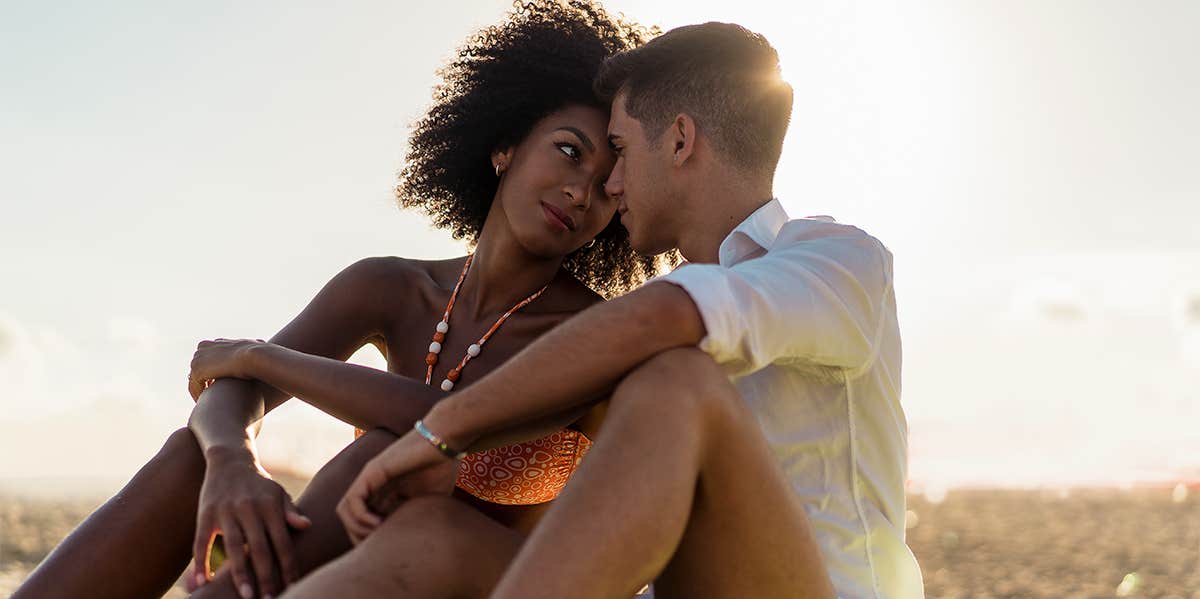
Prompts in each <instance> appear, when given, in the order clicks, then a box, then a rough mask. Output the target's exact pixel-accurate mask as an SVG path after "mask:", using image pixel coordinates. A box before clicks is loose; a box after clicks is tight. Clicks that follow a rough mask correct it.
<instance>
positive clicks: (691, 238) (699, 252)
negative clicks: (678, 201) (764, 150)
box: [679, 178, 773, 263]
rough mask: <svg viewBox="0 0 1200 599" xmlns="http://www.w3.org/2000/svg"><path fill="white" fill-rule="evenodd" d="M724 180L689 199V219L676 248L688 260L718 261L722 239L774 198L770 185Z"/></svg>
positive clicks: (701, 261)
mask: <svg viewBox="0 0 1200 599" xmlns="http://www.w3.org/2000/svg"><path fill="white" fill-rule="evenodd" d="M723 181H724V184H723V185H713V186H704V187H703V188H702V190H700V191H698V192H696V193H695V194H693V195H692V197H690V198H688V201H687V204H688V206H689V210H688V213H687V216H688V217H689V218H688V219H687V221H688V222H687V223H686V227H685V228H684V229H683V234H682V235H680V238H679V251H680V253H682V254H683V257H684V258H686V259H687V261H688V262H697V263H715V262H717V259H718V254H719V251H720V249H721V242H722V241H724V240H725V238H726V237H728V236H729V233H730V232H732V231H733V230H734V228H736V227H737V226H738V225H739V224H741V223H742V221H744V220H746V219H747V218H749V216H750V215H751V214H754V211H756V210H758V209H759V208H761V207H762V206H763V205H764V204H766V203H767V202H770V201H771V199H772V197H773V196H772V192H771V186H770V185H758V186H753V185H750V184H748V183H747V182H745V181H744V180H741V181H739V180H735V179H733V178H725V179H723Z"/></svg>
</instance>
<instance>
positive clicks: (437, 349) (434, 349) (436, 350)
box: [429, 341, 442, 354]
mask: <svg viewBox="0 0 1200 599" xmlns="http://www.w3.org/2000/svg"><path fill="white" fill-rule="evenodd" d="M429 353H431V354H440V353H442V344H441V343H438V342H437V341H434V342H433V343H430V344H429Z"/></svg>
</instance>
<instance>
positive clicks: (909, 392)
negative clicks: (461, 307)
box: [0, 0, 1200, 597]
mask: <svg viewBox="0 0 1200 599" xmlns="http://www.w3.org/2000/svg"><path fill="white" fill-rule="evenodd" d="M604 4H605V6H606V7H607V8H608V9H609V10H610V11H612V12H622V13H625V15H626V16H628V17H630V18H633V19H636V20H638V21H640V22H643V23H646V24H658V25H660V26H662V27H663V28H664V29H669V28H671V27H674V26H678V25H683V24H689V23H695V22H703V21H709V20H720V21H734V22H738V23H740V24H743V25H745V26H746V27H748V28H750V29H752V30H754V31H757V32H759V33H762V34H764V35H765V36H766V37H767V38H768V39H769V40H770V41H771V42H772V43H773V44H774V45H775V47H776V48H777V49H778V50H779V53H780V57H781V62H782V65H783V69H784V76H785V78H786V79H787V80H788V81H789V82H790V83H791V84H792V86H793V87H794V88H795V91H796V99H795V107H794V111H793V115H792V124H791V128H790V131H789V134H788V137H787V141H786V143H785V148H784V154H783V159H782V161H781V163H780V166H779V171H778V174H777V177H776V182H775V190H776V194H777V195H778V196H779V197H780V198H781V200H782V201H783V203H784V205H785V207H786V208H787V209H788V210H789V212H790V213H791V215H792V216H796V217H798V216H805V215H813V214H829V215H833V216H835V217H836V218H838V220H840V221H842V222H846V223H851V224H855V225H858V226H860V227H862V228H864V229H866V230H867V231H868V232H871V233H872V234H874V235H875V236H876V237H878V238H879V239H881V240H882V241H883V242H884V243H885V244H886V245H888V246H889V247H890V249H891V250H892V251H893V253H894V254H895V257H896V262H895V268H896V281H897V298H898V302H899V310H900V319H901V326H902V329H903V335H904V344H905V366H904V391H903V401H904V406H905V410H906V413H907V416H908V421H909V433H910V437H909V440H910V455H909V464H910V478H911V482H910V490H911V491H912V493H913V495H912V506H913V511H911V512H910V518H909V520H910V521H909V525H910V527H911V528H910V534H911V537H910V542H912V543H913V547H914V551H915V552H916V553H917V554H918V558H919V559H920V560H921V561H922V565H923V567H924V569H925V574H926V583H927V591H928V592H929V594H930V596H984V595H987V594H989V593H990V594H994V595H995V596H1067V595H1072V594H1075V593H1078V596H1112V595H1113V594H1117V595H1119V596H1130V595H1134V594H1145V595H1147V596H1180V597H1192V596H1193V595H1191V594H1190V593H1191V592H1192V591H1193V590H1195V589H1197V588H1200V573H1198V569H1197V568H1198V564H1200V521H1198V516H1200V511H1198V510H1197V507H1196V506H1197V501H1196V496H1197V495H1198V494H1200V487H1197V486H1196V485H1197V483H1198V482H1200V434H1197V432H1196V431H1197V424H1198V423H1200V201H1197V200H1200V168H1198V167H1200V147H1198V140H1200V111H1197V110H1196V108H1195V107H1196V106H1200V36H1197V35H1196V33H1195V32H1196V30H1197V28H1198V27H1200V4H1197V3H1195V2H1192V1H1190V0H1177V1H1171V0H1162V1H1156V2H1144V3H1132V2H1121V1H1115V0H1107V1H1104V0H1100V1H1092V0H1088V1H1085V0H1066V1H1062V2H1053V3H1050V2H1038V1H1036V0H1024V1H1002V0H981V1H977V2H969V3H962V2H952V1H933V0H922V1H919V2H907V3H893V2H885V1H882V0H881V1H869V0H856V1H832V0H829V1H813V2H807V1H801V2H789V3H783V2H770V1H765V0H739V1H738V2H728V1H726V2H716V1H696V0H689V1H685V0H656V1H654V2H649V1H640V2H639V1H637V0H609V1H607V2H605V3H604ZM509 8H510V5H509V4H508V3H507V2H503V1H498V0H462V1H458V2H455V3H453V6H451V5H447V4H445V3H416V2H394V1H393V2H379V1H365V0H364V1H362V2H354V3H349V4H340V5H336V6H335V5H332V4H329V3H321V2H288V3H282V2H256V3H235V2H221V1H218V2H207V3H193V4H184V3H161V2H148V1H146V2H142V1H134V0H122V1H121V2H109V3H103V4H98V3H92V2H82V1H71V0H58V1H52V2H33V1H31V0H4V1H3V2H0V182H2V187H0V498H8V499H6V500H4V501H0V591H4V590H5V588H6V587H5V586H3V585H4V584H5V583H4V581H5V580H7V581H8V582H9V583H10V584H15V582H13V581H14V580H19V579H20V578H21V577H22V576H23V573H24V572H25V571H26V570H27V568H28V567H29V565H30V564H32V563H36V561H37V560H38V559H40V556H41V555H44V553H45V551H46V550H47V549H48V547H49V546H52V545H53V543H55V542H57V538H59V537H60V536H61V534H63V533H65V531H66V530H69V528H70V527H71V526H73V525H74V523H75V522H78V519H79V518H81V517H82V516H83V515H86V513H87V512H88V511H89V510H90V509H91V508H92V507H94V505H95V501H98V500H102V499H103V498H104V497H106V496H107V495H108V494H110V493H111V492H113V491H114V490H115V489H116V488H118V487H119V485H120V484H121V483H123V482H124V480H126V479H127V478H128V477H129V476H130V475H132V473H133V472H135V471H136V469H137V468H138V467H139V466H140V464H141V463H142V462H144V461H145V460H146V459H147V458H148V457H149V456H151V455H153V453H154V452H155V451H156V450H157V448H158V446H159V445H160V444H161V443H162V441H163V439H164V438H165V437H166V435H167V434H168V433H169V432H170V431H171V430H173V429H175V428H178V427H179V426H182V425H183V424H184V423H185V421H186V418H187V415H188V412H189V411H190V409H191V406H192V403H191V400H190V398H189V396H188V395H187V392H186V384H185V375H186V372H187V365H188V361H189V359H190V357H191V353H192V350H193V349H194V347H195V344H196V343H197V342H198V341H199V340H201V339H206V338H213V337H262V338H265V337H269V336H270V335H271V334H273V333H274V332H275V331H276V330H278V329H279V328H280V327H281V326H282V325H283V324H285V323H286V322H287V321H288V320H290V318H291V317H292V316H294V315H295V314H296V313H298V312H299V310H300V309H301V308H302V307H303V306H304V305H305V304H306V303H307V302H308V300H309V299H311V297H312V296H313V295H314V294H315V293H316V291H317V290H318V289H319V288H320V287H321V286H322V285H323V284H324V283H325V282H326V281H327V280H328V279H329V278H331V277H332V276H333V275H334V274H335V273H337V272H338V271H339V270H341V269H342V268H344V267H345V266H346V265H348V264H350V263H352V262H354V261H355V260H357V259H359V258H362V257H365V256H378V255H399V256H408V257H419V258H436V257H447V256H451V255H455V254H461V253H462V252H463V250H464V247H463V246H462V244H459V243H457V242H454V241H452V240H450V239H449V236H448V235H446V234H445V233H443V232H441V231H438V230H434V229H431V228H430V226H429V224H428V222H427V220H426V219H425V218H424V217H423V216H421V215H419V214H415V213H405V212H401V211H400V210H399V209H397V208H396V206H395V204H394V203H393V198H392V194H391V189H392V185H393V183H394V180H395V173H396V172H397V171H398V170H399V167H400V165H401V160H402V157H403V154H404V151H405V138H406V135H407V132H408V126H409V124H410V123H412V122H413V121H414V120H415V119H416V118H417V117H418V116H420V114H421V112H422V110H423V109H424V108H425V107H426V106H427V104H428V102H429V100H430V91H431V89H432V87H433V85H434V84H435V82H436V81H437V79H436V76H435V70H436V69H437V68H438V67H439V66H440V65H442V64H443V63H444V61H445V60H446V59H447V58H448V57H449V56H450V55H451V53H452V52H453V50H454V48H455V47H456V46H457V45H458V44H459V43H460V42H461V41H462V40H464V39H465V38H466V37H467V36H468V35H469V34H470V33H471V32H473V31H474V30H476V29H478V28H480V27H484V26H487V25H489V24H492V23H495V22H497V21H498V20H500V19H501V18H502V16H503V15H504V13H505V12H506V11H507V10H508V9H509ZM354 360H355V361H357V362H359V363H363V364H368V365H373V366H377V367H382V366H383V360H382V358H381V357H380V356H379V355H378V353H377V352H375V350H374V349H368V350H364V351H361V352H359V354H357V355H356V356H355V358H354ZM350 437H351V432H350V427H349V426H348V425H344V424H341V423H339V422H336V421H334V420H332V419H331V418H329V417H326V416H324V415H323V414H321V413H319V412H317V411H315V410H314V409H312V408H309V407H307V406H305V405H302V404H300V403H299V402H289V404H288V405H286V406H284V407H283V408H280V409H279V410H277V411H276V412H275V413H273V414H272V415H271V416H270V417H269V418H268V420H267V422H266V426H265V429H264V437H263V439H262V441H261V448H262V452H263V456H264V459H265V460H266V461H267V462H268V463H269V464H276V465H280V466H284V465H286V467H287V468H289V469H291V470H293V471H294V472H295V473H296V474H298V475H299V476H300V477H301V478H302V477H303V476H305V475H306V474H311V473H312V472H313V471H315V470H316V469H317V468H318V467H319V466H320V465H321V464H322V463H323V462H324V461H325V460H326V459H328V458H329V457H331V456H332V455H333V454H334V453H336V451H338V450H339V449H340V448H341V447H342V446H344V445H345V444H346V443H347V442H348V441H349V440H350ZM1189 492H1191V494H1192V497H1191V499H1189V498H1188V494H1189ZM81 497H82V498H85V499H80V498H81ZM30 498H37V499H36V501H35V500H34V499H30ZM88 498H91V499H88ZM38 501H42V502H43V503H37V502H38ZM69 501H74V502H76V503H64V502H69ZM45 502H52V504H53V505H54V506H56V507H55V508H54V509H52V510H50V511H49V512H48V513H50V514H51V515H50V516H48V517H50V518H51V519H50V520H48V521H47V522H50V523H49V524H47V523H45V522H42V523H37V522H34V521H32V520H30V518H31V516H30V513H31V510H32V511H37V510H36V509H35V508H34V507H30V506H36V505H46V504H45ZM53 502H59V503H53ZM72 505H73V506H75V507H70V506H72ZM13 506H16V507H13ZM21 506H24V507H21ZM1039 506H1040V507H1039ZM988 510H991V512H989V511H988ZM1038 510H1042V511H1038ZM1046 510H1048V511H1046ZM1056 510H1057V511H1056ZM922 512H924V513H922ZM985 513H992V514H993V515H995V514H999V515H1000V516H1002V517H1001V519H1000V520H996V519H995V518H992V517H988V518H986V519H985V518H984V516H983V514H985ZM1038 514H1042V515H1041V516H1038ZM1118 514H1123V515H1124V516H1122V517H1125V518H1127V521H1126V520H1121V521H1120V522H1117V521H1115V520H1113V518H1116V517H1117V515H1118ZM1004 518H1010V520H1005V519H1004ZM1011 518H1017V520H1011ZM1037 518H1043V519H1041V520H1038V519H1037ZM1089 518H1091V520H1088V519H1089ZM1084 521H1087V522H1095V523H1096V528H1094V529H1092V528H1087V527H1086V526H1082V525H1081V524H1080V523H1081V522H1084ZM31 522H32V523H31ZM38 522H40V521H38ZM1006 522H1007V524H1006ZM1121 522H1124V523H1126V524H1128V526H1129V528H1128V530H1127V532H1124V533H1120V534H1118V533H1117V532H1116V531H1117V530H1126V529H1125V528H1121V526H1123V525H1122V524H1121ZM1155 522H1157V523H1158V524H1154V523H1155ZM988 526H992V527H997V528H995V529H994V530H993V529H989V528H987V527H988ZM1055 526H1059V527H1060V528H1061V530H1060V529H1059V528H1054V527H1055ZM1154 526H1158V527H1159V528H1161V530H1159V528H1154ZM23 527H24V528H23ZM1014 527H1015V528H1014ZM1026 528H1027V529H1029V530H1032V531H1037V530H1041V531H1043V534H1045V535H1048V537H1053V539H1055V543H1058V544H1061V547H1060V546H1059V545H1055V544H1054V543H1051V544H1047V543H1046V542H1043V541H1044V540H1045V539H1041V540H1039V539H1035V538H1030V539H1026V540H1024V541H1016V540H1014V538H1013V536H1014V535H1013V534H1012V532H1013V530H1015V529H1022V530H1024V529H1026ZM26 529H28V530H26ZM1152 529H1153V530H1152ZM29 530H32V531H34V532H29ZM988 530H992V531H993V532H992V533H989V532H987V531H988ZM21 531H25V532H21ZM48 531H49V532H48ZM55 531H58V532H55ZM1047 531H1050V532H1047ZM1054 531H1057V532H1054ZM1154 531H1158V533H1161V535H1162V536H1156V534H1158V533H1155V532H1154ZM26 533H28V534H26ZM35 533H36V534H35ZM947 533H953V535H954V536H953V538H951V537H949V536H947ZM34 534H35V536H37V535H40V536H37V539H38V540H36V541H33V540H29V539H30V538H32V537H29V535H34ZM56 535H57V536H56ZM1114 535H1115V536H1114ZM1121 535H1125V536H1121ZM1151 539H1153V540H1151ZM972 541H974V544H972ZM1110 542H1111V543H1113V544H1114V545H1113V549H1112V551H1111V552H1110V551H1108V550H1105V549H1103V547H1107V546H1108V545H1107V544H1106V543H1110ZM997 543H999V544H997ZM1005 543H1008V545H1005ZM1014 543H1016V544H1014ZM1085 544H1086V545H1088V546H1091V547H1093V548H1097V547H1099V549H1095V551H1094V552H1095V553H1100V554H1103V556H1107V557H1103V559H1101V558H1100V557H1097V558H1096V559H1100V560H1101V561H1100V562H1096V563H1090V562H1089V563H1083V564H1076V563H1070V564H1068V563H1066V562H1063V561H1062V560H1066V559H1068V557H1070V559H1078V556H1076V555H1073V554H1075V553H1077V552H1078V549H1079V546H1080V545H1085ZM1010 545H1011V549H1012V554H1013V555H1012V556H1010V557H997V556H998V555H1000V554H998V553H995V552H997V551H999V552H1001V553H1003V552H1004V551H1008V550H1007V549H1002V547H1009V546H1010ZM1056 547H1057V549H1056ZM1034 548H1036V551H1034ZM989 551H990V552H992V553H989ZM39 552H40V553H39ZM1047 552H1048V553H1047ZM1005 555H1007V554H1005ZM1038 556H1041V557H1038ZM973 560H974V561H973ZM1023 560H1024V561H1023ZM1047 560H1050V561H1052V562H1053V561H1054V560H1059V562H1062V563H1059V562H1055V563H1056V564H1058V565H1053V564H1051V565H1046V561H1047ZM1043 566H1045V567H1047V568H1051V570H1048V571H1047V572H1048V573H1047V572H1042V570H1040V569H1038V568H1041V567H1043ZM1006 568H1007V569H1006ZM5 577H7V578H5ZM1048 579H1051V582H1049V583H1048V582H1046V581H1047V580H1048ZM1051 583H1053V584H1058V585H1059V586H1045V584H1051ZM971 585H976V586H971ZM1039 585H1040V586H1039ZM1088 585H1092V586H1088ZM1059 591H1061V592H1059ZM1122 593H1124V594H1123V595H1122ZM1072 596H1074V595H1072ZM1196 597H1200V595H1196Z"/></svg>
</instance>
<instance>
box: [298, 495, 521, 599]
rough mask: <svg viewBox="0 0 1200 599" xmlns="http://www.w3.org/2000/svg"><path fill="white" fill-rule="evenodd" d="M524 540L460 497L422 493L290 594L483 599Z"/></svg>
mask: <svg viewBox="0 0 1200 599" xmlns="http://www.w3.org/2000/svg"><path fill="white" fill-rule="evenodd" d="M523 541H524V538H523V537H522V536H521V534H520V533H518V532H516V531H514V530H512V529H510V528H507V527H505V526H503V525H501V524H500V523H498V522H496V521H495V520H492V519H491V518H488V517H487V516H485V515H483V514H482V513H480V512H479V510H476V509H475V508H473V507H471V506H469V505H467V504H465V503H463V502H462V501H459V500H457V499H454V498H453V497H444V496H426V497H418V498H415V499H411V500H409V501H407V502H405V503H404V505H402V506H400V507H399V508H398V509H397V510H396V511H395V512H392V514H391V515H390V516H388V518H387V520H385V521H384V522H383V524H382V525H380V527H379V528H378V529H377V530H375V531H374V532H372V533H371V535H370V536H369V537H367V539H366V540H365V541H363V543H362V544H361V545H359V546H358V547H356V548H355V549H354V550H353V551H351V552H349V553H347V554H346V555H343V556H342V557H340V558H338V559H337V560H335V561H333V562H331V563H329V564H327V565H326V566H325V567H323V568H321V569H319V570H317V571H315V572H313V573H312V574H311V575H309V576H308V577H306V578H305V579H304V580H302V581H300V582H299V583H298V584H295V585H293V586H291V587H290V588H289V589H288V590H287V592H286V593H284V595H283V597H284V598H286V599H324V598H326V597H338V599H355V598H358V597H363V598H378V597H396V598H404V597H419V598H421V599H452V598H453V599H459V598H481V599H482V598H484V597H487V595H488V593H490V592H491V590H492V588H493V587H494V586H495V585H496V582H497V581H499V580H500V576H501V575H502V574H504V569H505V568H506V567H507V566H508V563H509V562H510V561H512V558H513V556H515V555H516V553H517V551H518V550H519V549H520V548H521V543H522V542H523Z"/></svg>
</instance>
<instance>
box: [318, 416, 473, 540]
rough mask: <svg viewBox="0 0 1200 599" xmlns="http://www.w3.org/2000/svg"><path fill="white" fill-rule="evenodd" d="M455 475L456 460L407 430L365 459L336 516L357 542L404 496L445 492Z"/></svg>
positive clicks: (351, 538) (397, 504)
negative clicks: (381, 451) (406, 432)
mask: <svg viewBox="0 0 1200 599" xmlns="http://www.w3.org/2000/svg"><path fill="white" fill-rule="evenodd" d="M457 477H458V460H452V459H449V458H447V457H446V456H445V455H442V453H441V452H440V451H438V450H437V449H436V448H434V447H433V445H430V444H429V442H428V441H426V440H425V439H423V438H422V437H421V436H420V435H418V434H417V433H415V432H409V433H408V434H406V435H404V436H403V437H400V438H399V439H397V440H396V441H395V442H394V443H392V444H391V445H390V446H389V447H388V448H387V449H385V450H384V451H383V453H380V454H379V455H377V456H375V458H374V459H372V460H371V461H370V462H367V465H366V466H364V467H363V469H362V472H360V473H359V475H358V477H357V478H355V479H354V482H353V483H351V484H350V488H348V489H347V490H346V494H345V495H343V496H342V500H341V501H339V502H338V505H337V514H338V518H339V519H341V521H342V525H343V526H345V528H346V533H347V534H348V535H349V536H350V541H351V542H353V543H354V544H355V545H357V544H359V543H361V542H362V541H363V539H365V538H367V535H369V534H371V532H372V531H374V530H375V528H377V527H378V526H379V525H380V524H381V523H383V518H384V517H386V516H387V515H388V514H390V513H391V512H392V511H393V510H395V509H396V507H398V506H399V505H400V503H402V502H403V501H404V500H405V499H407V498H409V497H417V496H420V495H449V494H450V493H451V492H453V491H454V481H455V480H456V479H457Z"/></svg>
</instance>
